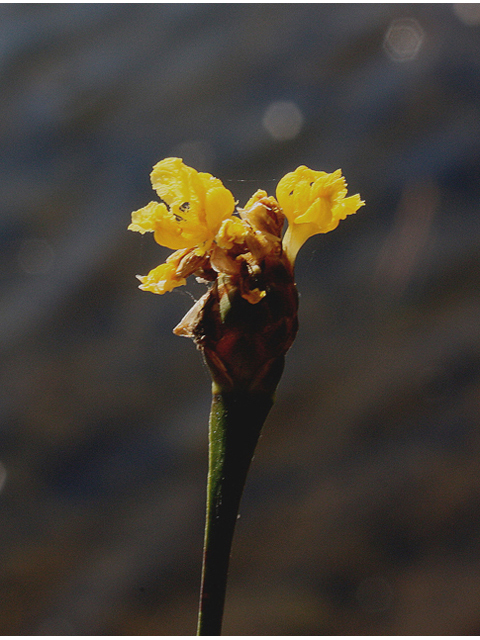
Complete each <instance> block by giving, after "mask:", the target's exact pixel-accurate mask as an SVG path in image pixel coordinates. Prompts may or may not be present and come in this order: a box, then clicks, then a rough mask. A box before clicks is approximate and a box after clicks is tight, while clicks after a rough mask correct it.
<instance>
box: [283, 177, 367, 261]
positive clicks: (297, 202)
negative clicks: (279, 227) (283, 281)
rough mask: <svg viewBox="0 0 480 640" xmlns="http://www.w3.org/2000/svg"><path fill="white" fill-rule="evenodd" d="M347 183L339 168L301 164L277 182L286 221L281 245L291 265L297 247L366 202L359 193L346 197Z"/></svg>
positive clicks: (330, 228)
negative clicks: (317, 168) (328, 170)
mask: <svg viewBox="0 0 480 640" xmlns="http://www.w3.org/2000/svg"><path fill="white" fill-rule="evenodd" d="M346 195H347V183H346V182H345V178H344V177H343V176H342V171H341V169H337V171H334V172H333V173H325V171H313V170H312V169H309V168H308V167H305V166H301V167H298V168H297V169H296V170H295V171H293V172H291V173H287V175H285V176H284V177H283V178H282V179H281V180H280V182H279V183H278V185H277V200H278V203H279V204H280V206H281V207H282V209H283V212H284V213H285V216H286V217H287V220H288V229H287V232H286V233H285V236H284V238H283V243H282V244H283V248H284V250H285V253H286V254H287V257H288V259H289V260H290V262H291V263H292V264H293V263H294V262H295V258H296V256H297V253H298V250H299V249H300V247H301V246H302V245H303V244H304V243H305V242H306V241H307V240H308V238H310V237H311V236H313V235H315V234H317V233H327V232H328V231H332V230H333V229H335V228H336V227H337V226H338V224H339V222H340V220H344V219H345V218H346V217H347V216H348V215H350V214H352V213H356V211H358V209H359V208H360V207H362V206H363V205H364V204H365V203H364V202H363V201H362V200H361V199H360V196H359V195H358V194H356V195H354V196H350V197H349V198H346V197H345V196H346Z"/></svg>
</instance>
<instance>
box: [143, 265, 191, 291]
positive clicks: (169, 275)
mask: <svg viewBox="0 0 480 640" xmlns="http://www.w3.org/2000/svg"><path fill="white" fill-rule="evenodd" d="M176 270H177V266H176V265H175V263H172V262H165V263H163V264H161V265H159V266H158V267H156V268H155V269H152V270H151V271H150V273H149V274H148V275H146V276H137V278H138V279H139V280H140V282H141V283H142V284H141V285H140V287H139V288H140V289H142V290H143V291H151V292H152V293H159V294H163V293H166V292H167V291H171V290H172V289H174V288H175V287H180V286H182V285H184V284H186V280H185V278H178V277H177V273H176Z"/></svg>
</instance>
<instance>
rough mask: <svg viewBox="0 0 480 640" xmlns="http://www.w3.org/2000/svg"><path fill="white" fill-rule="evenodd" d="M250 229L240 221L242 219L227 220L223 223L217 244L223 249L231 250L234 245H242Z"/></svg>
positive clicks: (217, 237)
mask: <svg viewBox="0 0 480 640" xmlns="http://www.w3.org/2000/svg"><path fill="white" fill-rule="evenodd" d="M248 232H249V227H248V226H247V225H246V224H245V223H244V222H243V220H240V218H227V219H226V220H224V221H223V223H222V226H221V227H220V229H219V231H218V233H217V235H216V237H215V242H216V244H218V246H219V247H222V249H231V248H232V247H233V245H234V244H241V243H242V242H243V241H244V239H245V236H246V235H247V233H248Z"/></svg>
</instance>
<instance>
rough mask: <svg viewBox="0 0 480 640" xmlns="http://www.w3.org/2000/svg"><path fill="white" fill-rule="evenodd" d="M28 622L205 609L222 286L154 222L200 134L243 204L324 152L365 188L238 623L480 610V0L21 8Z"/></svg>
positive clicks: (112, 623)
mask: <svg viewBox="0 0 480 640" xmlns="http://www.w3.org/2000/svg"><path fill="white" fill-rule="evenodd" d="M0 18H1V19H0V69H1V76H0V83H1V84H0V91H1V96H2V99H1V106H0V114H1V117H0V139H1V145H0V154H1V167H2V180H1V196H0V242H1V252H0V262H1V270H0V291H1V296H2V303H1V310H0V349H1V369H0V382H1V400H0V487H1V493H0V522H1V525H0V540H1V543H0V554H1V561H0V566H1V567H2V568H1V572H0V630H1V631H2V633H3V634H5V635H9V634H12V635H95V634H100V635H151V634H157V635H183V634H187V635H192V634H193V633H194V630H195V620H196V609H197V599H198V590H199V581H200V565H201V548H202V540H203V519H204V500H205V478H206V470H207V420H208V413H209V404H210V381H209V376H208V374H207V372H206V370H205V367H204V366H203V363H202V361H201V357H200V354H199V353H198V352H197V351H196V349H195V348H194V345H193V343H192V342H191V341H189V340H185V339H183V338H178V337H176V336H174V335H173V334H172V329H173V327H174V326H175V325H176V324H177V322H179V321H180V319H181V318H182V317H183V315H184V313H185V312H186V311H187V310H188V309H189V308H190V306H191V305H192V304H193V299H197V298H198V297H200V295H202V293H203V290H204V289H203V288H202V286H201V285H199V284H197V283H195V282H194V281H193V279H192V282H191V283H189V285H188V287H187V288H182V289H177V290H176V291H175V292H173V293H170V294H167V295H165V296H164V297H160V296H155V295H152V294H149V293H145V292H142V291H140V290H139V289H138V288H137V284H138V281H136V279H135V275H136V274H137V273H139V274H145V273H147V272H148V270H149V269H151V268H153V267H155V266H157V265H158V264H159V263H160V262H162V261H163V260H164V259H165V257H166V255H168V253H169V251H168V250H166V249H163V248H161V247H159V246H158V245H156V244H155V242H154V241H153V238H152V237H151V236H150V235H148V234H147V235H145V236H140V235H139V234H133V233H130V232H127V225H128V224H129V221H130V212H131V211H132V210H134V209H138V208H140V207H142V206H144V205H145V204H147V203H148V202H149V201H150V200H151V199H153V198H154V193H153V192H152V190H151V187H150V183H149V173H150V170H151V167H152V166H153V165H154V164H155V163H156V162H157V161H159V160H160V159H162V158H164V157H166V156H171V155H176V156H179V157H182V158H183V159H184V161H185V163H187V164H189V165H191V166H194V167H195V168H196V169H198V170H203V171H208V172H211V173H213V174H214V175H215V176H217V177H218V178H220V179H221V180H222V181H223V182H224V184H225V186H227V187H228V188H229V189H230V190H231V191H232V192H233V193H234V194H235V197H236V198H237V199H238V200H239V202H240V204H244V203H245V202H246V200H247V198H248V197H249V196H250V195H251V194H252V193H253V192H254V191H255V190H256V189H257V188H264V189H266V190H267V191H269V193H270V194H273V193H274V189H275V186H276V183H277V182H278V180H279V179H280V178H281V177H282V176H283V175H284V174H285V173H286V172H288V171H292V170H294V169H295V168H296V167H297V166H298V165H300V164H306V165H308V166H310V167H312V168H313V169H317V170H320V169H322V170H326V171H333V170H335V169H337V168H339V167H341V168H342V170H343V172H344V174H345V176H346V177H347V181H348V183H349V193H350V194H354V193H360V194H361V196H362V197H363V198H364V200H365V201H366V203H367V204H366V206H365V207H364V208H362V209H361V210H360V212H359V213H358V214H357V215H356V216H353V217H350V218H348V220H347V221H345V222H343V223H342V224H341V225H340V227H339V228H338V229H337V230H336V231H335V232H333V233H331V234H328V235H325V236H316V237H314V238H312V239H310V240H309V242H308V243H307V244H306V245H305V246H304V247H303V249H302V251H301V252H300V254H299V258H298V260H297V265H296V275H297V283H298V287H299V290H300V296H301V298H300V324H301V327H300V332H299V335H298V338H297V340H296V342H295V344H294V346H293V347H292V349H291V351H290V352H289V354H288V356H287V365H286V371H285V375H284V377H283V379H282V381H281V383H280V386H279V389H278V395H277V403H276V405H275V407H274V409H273V411H272V413H271V415H270V417H269V419H268V421H267V424H266V426H265V429H264V433H263V436H262V438H261V440H260V443H259V446H258V449H257V454H256V457H255V460H254V463H253V466H252V469H251V473H250V477H249V481H248V485H247V488H246V491H245V495H244V500H243V503H242V509H241V518H240V520H239V522H238V529H237V534H236V538H235V543H234V550H233V558H232V563H231V572H230V583H229V591H228V594H227V606H226V612H225V624H224V632H225V634H227V635H270V634H271V635H294V634H297V635H322V634H327V635H335V634H350V635H382V634H389V635H399V634H405V635H416V634H420V635H436V634H440V635H448V634H459V635H471V634H473V635H475V634H478V633H480V465H479V460H480V431H479V426H480V418H479V412H480V328H479V322H480V297H479V288H480V102H479V101H480V5H478V4H455V5H451V4H418V5H417V4H353V5H352V4H350V5H345V4H325V5H323V4H295V5H292V4H3V5H1V7H0Z"/></svg>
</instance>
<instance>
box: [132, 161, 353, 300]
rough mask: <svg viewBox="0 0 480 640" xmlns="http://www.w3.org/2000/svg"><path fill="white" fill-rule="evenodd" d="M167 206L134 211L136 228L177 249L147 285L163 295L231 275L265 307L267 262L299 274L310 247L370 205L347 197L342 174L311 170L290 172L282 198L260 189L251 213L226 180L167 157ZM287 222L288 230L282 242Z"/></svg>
mask: <svg viewBox="0 0 480 640" xmlns="http://www.w3.org/2000/svg"><path fill="white" fill-rule="evenodd" d="M150 177H151V181H152V186H153V188H154V189H155V191H156V192H157V195H158V197H159V202H150V203H149V204H148V205H147V206H146V207H143V208H142V209H139V210H138V211H134V212H133V213H132V223H131V224H130V226H129V227H128V228H129V229H130V230H131V231H138V232H140V233H145V232H153V234H154V238H155V240H156V242H157V243H158V244H160V245H162V246H165V247H168V248H170V249H175V252H174V253H172V254H171V255H170V257H169V258H168V259H167V261H166V262H165V263H164V264H161V265H160V266H158V267H156V268H155V269H153V270H152V271H150V273H149V274H148V275H146V276H137V277H138V278H139V280H140V281H141V285H140V288H141V289H143V290H145V291H151V292H153V293H159V294H163V293H166V292H167V291H171V290H172V289H174V288H175V287H179V286H181V285H184V284H185V283H186V278H187V277H188V276H190V275H193V274H195V275H196V276H197V277H199V278H202V279H203V280H205V281H214V280H216V279H217V278H218V275H219V274H224V275H225V276H228V277H230V278H231V279H232V280H233V281H234V282H235V283H236V285H237V286H238V287H239V289H240V293H241V296H242V297H243V298H244V299H245V300H247V301H248V302H249V303H251V304H257V303H258V302H260V300H262V298H264V297H265V296H266V294H267V291H268V282H265V279H264V278H262V271H263V267H264V265H265V261H267V262H268V261H269V260H270V261H272V260H277V261H278V260H281V261H282V262H283V263H284V264H286V265H288V267H289V268H290V270H291V272H292V273H293V265H294V262H295V258H296V255H297V253H298V250H299V249H300V247H301V246H302V245H303V244H304V242H305V241H306V240H307V239H308V238H310V237H311V236H312V235H315V234H317V233H327V232H328V231H331V230H333V229H335V228H336V227H337V225H338V224H339V222H340V220H343V219H345V218H346V217H347V216H348V215H350V214H352V213H355V212H356V211H357V210H358V209H359V208H360V207H361V206H362V205H363V204H364V203H363V201H362V200H361V199H360V196H359V195H358V194H357V195H354V196H350V197H346V195H347V185H346V182H345V178H344V177H343V176H342V172H341V170H340V169H338V170H337V171H335V172H333V173H331V174H328V173H325V172H323V171H313V170H312V169H309V168H307V167H305V166H301V167H298V168H297V169H296V170H295V171H293V172H291V173H288V174H287V175H285V176H284V177H283V178H282V179H281V180H280V182H279V183H278V186H277V189H276V198H273V197H271V196H268V195H267V193H266V192H265V191H257V192H256V193H255V194H254V195H253V196H252V198H250V200H249V201H248V202H247V204H246V205H245V207H243V208H237V209H236V208H235V205H236V203H235V200H234V197H233V195H232V193H231V192H230V191H229V190H228V189H226V188H225V187H224V186H223V184H222V183H221V181H220V180H218V178H214V177H213V176H211V175H210V174H209V173H199V172H197V171H195V169H192V168H191V167H188V166H186V165H185V164H184V163H183V161H182V160H181V159H180V158H166V159H165V160H162V161H161V162H159V163H157V164H156V165H155V167H154V168H153V171H152V173H151V176H150ZM285 218H286V219H287V221H288V228H287V231H286V233H285V235H284V237H283V240H282V229H283V225H284V220H285Z"/></svg>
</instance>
